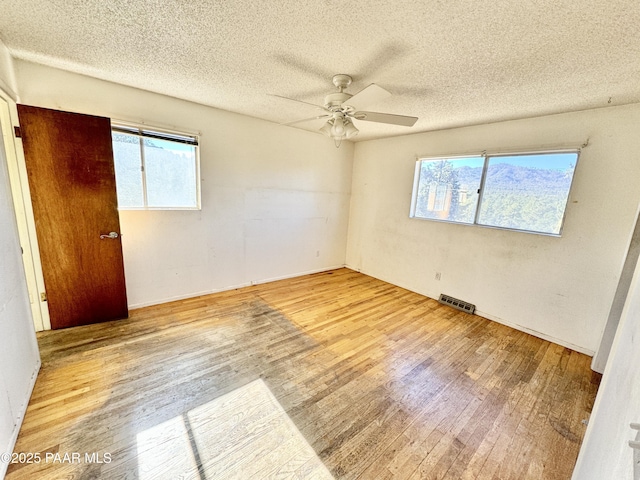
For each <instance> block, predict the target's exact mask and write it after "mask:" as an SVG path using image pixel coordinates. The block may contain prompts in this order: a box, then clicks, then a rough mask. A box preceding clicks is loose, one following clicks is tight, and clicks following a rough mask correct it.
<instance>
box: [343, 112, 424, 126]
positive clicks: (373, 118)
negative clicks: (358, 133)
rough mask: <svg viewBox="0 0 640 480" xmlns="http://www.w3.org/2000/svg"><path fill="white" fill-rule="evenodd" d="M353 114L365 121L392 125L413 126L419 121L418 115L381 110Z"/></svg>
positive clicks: (354, 116)
mask: <svg viewBox="0 0 640 480" xmlns="http://www.w3.org/2000/svg"><path fill="white" fill-rule="evenodd" d="M351 116H352V117H353V118H355V119H357V120H364V121H365V122H377V123H390V124H391V125H402V126H403V127H413V125H414V124H415V123H416V122H417V121H418V117H407V116H406V115H394V114H392V113H379V112H355V113H354V114H352V115H351Z"/></svg>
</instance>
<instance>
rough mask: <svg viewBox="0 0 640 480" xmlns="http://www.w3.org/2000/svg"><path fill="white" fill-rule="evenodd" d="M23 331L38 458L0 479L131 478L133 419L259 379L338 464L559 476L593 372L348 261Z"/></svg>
mask: <svg viewBox="0 0 640 480" xmlns="http://www.w3.org/2000/svg"><path fill="white" fill-rule="evenodd" d="M38 341H39V344H40V349H41V356H42V370H41V373H40V376H39V378H38V380H37V383H36V386H35V390H34V393H33V396H32V399H31V402H30V404H29V408H28V411H27V414H26V417H25V420H24V424H23V427H22V430H21V432H20V436H19V438H18V442H17V445H16V449H15V452H39V453H40V454H41V457H42V459H43V461H42V462H41V463H39V464H13V465H10V467H9V473H8V475H7V478H8V479H11V480H13V479H33V478H38V479H49V478H56V479H57V478H69V479H71V478H73V479H76V478H82V479H93V478H96V479H97V478H100V479H112V478H113V479H115V478H123V479H124V478H142V477H143V475H142V474H141V471H142V470H141V464H140V463H139V462H140V461H141V460H140V458H139V455H138V452H137V448H139V447H138V446H137V443H136V442H137V437H138V436H139V435H140V434H141V433H142V432H146V431H149V430H150V429H153V428H154V427H156V426H158V425H159V424H162V423H163V422H167V421H169V420H171V419H173V418H175V417H179V416H181V415H184V414H185V413H186V412H190V411H192V410H193V409H196V408H197V407H200V406H202V405H204V404H206V403H208V402H211V401H212V400H214V399H216V398H218V397H220V396H221V395H223V394H226V393H229V392H231V391H233V390H235V389H237V388H238V387H241V386H244V385H246V384H248V383H250V382H252V381H254V380H256V379H258V378H261V379H262V380H263V381H264V383H265V384H266V385H267V386H268V388H269V389H270V391H271V392H272V393H273V395H274V396H275V397H276V398H277V401H278V402H279V403H280V405H281V406H282V407H283V408H284V410H285V411H286V412H287V414H288V415H289V417H290V419H291V420H292V421H293V423H294V424H295V426H296V427H297V428H298V430H299V431H300V432H301V433H302V434H303V435H304V437H305V438H306V440H307V442H308V443H309V444H310V445H311V446H312V447H313V449H314V450H315V452H316V453H317V455H318V456H319V458H320V459H321V460H322V461H323V463H324V464H325V465H326V467H327V468H328V469H329V470H330V471H331V473H332V474H333V475H334V476H335V477H336V478H347V479H356V478H359V479H373V478H384V479H386V478H403V479H415V478H426V479H452V480H453V479H455V480H459V479H490V480H491V479H493V480H496V479H527V478H529V479H536V480H539V479H558V480H560V479H562V480H564V479H569V478H570V476H571V472H572V469H573V466H574V463H575V460H576V457H577V453H578V449H579V447H580V443H581V441H582V438H583V435H584V431H585V428H586V427H585V425H584V424H583V423H582V422H583V420H585V419H587V418H588V417H589V412H590V411H591V408H592V404H593V400H594V398H595V394H596V390H597V388H598V384H599V379H598V376H597V375H595V374H592V372H591V370H590V369H589V363H590V358H589V357H587V356H586V355H583V354H580V353H576V352H574V351H571V350H568V349H566V348H563V347H560V346H558V345H555V344H552V343H549V342H547V341H544V340H541V339H538V338H535V337H532V336H530V335H528V334H525V333H522V332H519V331H516V330H513V329H511V328H508V327H505V326H503V325H500V324H498V323H495V322H491V321H488V320H485V319H483V318H481V317H478V316H475V315H468V314H465V313H462V312H459V311H457V310H453V309H451V308H449V307H447V306H444V305H441V304H439V303H438V302H437V301H435V300H432V299H429V298H426V297H423V296H420V295H418V294H415V293H412V292H409V291H407V290H404V289H402V288H399V287H396V286H393V285H390V284H388V283H385V282H382V281H379V280H376V279H374V278H371V277H367V276H365V275H362V274H359V273H356V272H353V271H351V270H348V269H340V270H336V271H333V272H327V273H320V274H315V275H309V276H305V277H299V278H295V279H290V280H283V281H278V282H274V283H269V284H263V285H258V286H253V287H248V288H243V289H240V290H235V291H230V292H223V293H219V294H213V295H208V296H203V297H198V298H194V299H189V300H183V301H178V302H173V303H169V304H163V305H158V306H153V307H147V308H142V309H139V310H134V311H132V312H131V318H130V319H128V320H121V321H116V322H109V323H102V324H96V325H89V326H85V327H77V328H73V329H68V330H58V331H53V332H44V333H41V334H39V335H38ZM74 452H77V453H80V454H81V455H82V460H83V461H81V462H78V463H73V462H66V463H64V462H47V463H45V462H44V458H45V455H46V454H47V453H49V458H52V457H54V456H55V453H58V454H59V455H60V457H61V458H62V460H64V457H63V455H64V454H65V453H69V454H71V453H74ZM85 453H90V454H91V453H96V454H98V455H99V456H98V457H94V458H93V459H94V460H95V459H96V458H102V459H103V460H104V458H105V457H104V455H105V454H108V455H109V456H110V460H111V461H110V462H108V463H107V462H104V463H97V462H93V463H88V462H85V461H84V459H85V457H84V456H85ZM167 456H168V457H170V455H167ZM54 458H55V457H54ZM157 461H158V462H162V461H165V462H171V461H172V459H171V458H162V456H161V455H158V459H157ZM168 464H169V463H168ZM156 467H157V466H156ZM201 467H202V466H201ZM161 471H162V470H161ZM198 475H199V476H196V477H193V478H200V479H202V478H208V477H206V472H205V470H204V469H203V468H200V469H199V470H198ZM145 478H167V477H164V476H163V475H160V476H157V477H145ZM185 478H192V477H185Z"/></svg>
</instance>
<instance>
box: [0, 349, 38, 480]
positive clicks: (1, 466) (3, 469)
mask: <svg viewBox="0 0 640 480" xmlns="http://www.w3.org/2000/svg"><path fill="white" fill-rule="evenodd" d="M40 365H41V361H40V359H39V358H38V362H37V363H36V366H35V368H34V370H33V373H32V374H31V380H30V382H29V388H28V389H27V394H26V396H25V398H24V400H23V401H22V405H20V410H19V411H18V416H17V417H16V418H15V419H14V421H15V422H16V425H15V427H14V429H13V432H12V434H11V438H10V439H9V444H8V445H7V448H5V449H3V450H2V451H1V452H0V453H5V452H6V453H12V452H13V448H14V447H15V446H16V441H17V440H18V434H19V433H20V428H22V422H23V420H24V416H25V414H26V413H27V407H28V406H29V400H30V399H31V395H32V394H33V389H34V388H35V386H36V380H37V379H38V372H39V371H40ZM7 468H9V463H8V462H6V463H5V462H3V461H0V478H4V476H5V475H6V473H7Z"/></svg>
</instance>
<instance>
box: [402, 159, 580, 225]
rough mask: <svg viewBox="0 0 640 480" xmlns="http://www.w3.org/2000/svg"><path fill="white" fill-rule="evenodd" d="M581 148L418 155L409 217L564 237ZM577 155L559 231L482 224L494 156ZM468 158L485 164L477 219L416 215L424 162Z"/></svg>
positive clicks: (479, 192) (476, 212) (480, 186)
mask: <svg viewBox="0 0 640 480" xmlns="http://www.w3.org/2000/svg"><path fill="white" fill-rule="evenodd" d="M581 150H582V149H581V148H554V149H541V150H515V151H499V152H488V151H486V150H484V151H482V152H473V153H469V154H455V155H436V156H431V155H430V156H426V155H425V156H417V157H416V166H415V170H414V178H413V190H412V193H411V208H410V211H409V218H411V219H417V220H426V221H430V222H441V223H451V224H455V225H465V226H472V227H483V228H492V229H496V230H506V231H510V232H522V233H531V234H534V235H544V236H548V237H561V236H562V232H563V229H564V222H565V219H566V216H567V206H568V205H569V199H570V198H571V194H572V193H573V188H574V180H575V171H576V169H577V168H578V163H579V160H580V153H581ZM571 153H572V154H575V155H576V160H575V165H574V167H573V176H572V177H571V184H570V185H569V190H568V192H567V199H566V202H565V204H564V209H563V212H562V221H561V223H560V229H559V231H558V233H550V232H540V231H537V230H527V229H524V228H510V227H501V226H498V225H489V224H485V223H479V218H480V210H481V208H482V202H483V198H484V191H485V182H486V178H487V170H488V168H489V161H490V159H491V158H497V157H517V156H532V155H554V154H571ZM467 158H482V159H484V161H483V166H482V173H481V177H480V185H479V187H478V200H477V203H476V211H475V215H474V219H473V222H460V221H456V220H447V219H441V218H427V217H421V216H417V215H416V206H417V203H418V192H419V185H420V170H421V165H422V162H423V161H438V160H440V161H446V160H456V159H467Z"/></svg>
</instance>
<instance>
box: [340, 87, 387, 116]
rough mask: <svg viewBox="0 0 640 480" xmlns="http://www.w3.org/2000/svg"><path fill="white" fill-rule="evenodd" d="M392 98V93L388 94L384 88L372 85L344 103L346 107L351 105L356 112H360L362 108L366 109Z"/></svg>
mask: <svg viewBox="0 0 640 480" xmlns="http://www.w3.org/2000/svg"><path fill="white" fill-rule="evenodd" d="M390 96H391V92H388V91H387V90H385V89H384V88H382V87H380V86H378V85H376V84H375V83H372V84H371V85H369V86H368V87H365V88H363V89H362V90H360V91H359V92H358V93H356V94H355V95H354V96H353V97H351V98H350V99H349V100H347V101H346V102H344V105H350V106H352V107H353V108H354V109H355V110H360V109H361V108H365V107H366V106H367V105H371V104H374V103H377V102H380V101H382V100H384V99H386V98H389V97H390Z"/></svg>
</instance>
